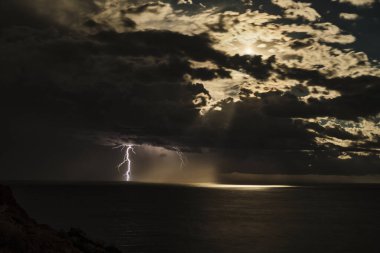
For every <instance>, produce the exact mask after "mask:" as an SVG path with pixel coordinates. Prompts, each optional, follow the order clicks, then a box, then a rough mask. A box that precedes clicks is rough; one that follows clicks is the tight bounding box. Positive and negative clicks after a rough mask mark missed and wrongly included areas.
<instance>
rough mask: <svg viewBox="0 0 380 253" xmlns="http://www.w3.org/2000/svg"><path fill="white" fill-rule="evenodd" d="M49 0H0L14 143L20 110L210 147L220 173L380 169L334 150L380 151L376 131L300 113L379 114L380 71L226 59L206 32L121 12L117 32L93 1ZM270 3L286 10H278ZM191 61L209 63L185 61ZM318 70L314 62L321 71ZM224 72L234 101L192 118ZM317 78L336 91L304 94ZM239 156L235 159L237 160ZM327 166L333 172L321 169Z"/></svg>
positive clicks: (298, 43) (91, 128)
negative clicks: (239, 77)
mask: <svg viewBox="0 0 380 253" xmlns="http://www.w3.org/2000/svg"><path fill="white" fill-rule="evenodd" d="M45 2H46V1H37V2H36V3H35V5H33V4H23V3H22V2H19V1H16V2H12V1H5V2H2V5H3V7H4V8H1V11H0V14H4V15H1V19H2V21H3V22H2V23H1V38H0V45H1V47H0V52H1V55H2V58H1V59H0V64H1V68H2V72H3V74H2V75H1V77H0V83H1V85H0V89H1V95H0V99H1V102H0V104H1V112H2V117H3V120H4V122H6V123H5V125H2V128H4V129H1V130H2V131H1V132H2V133H3V136H4V138H3V139H4V140H5V143H12V140H11V139H10V138H9V136H10V133H12V130H11V129H13V128H14V127H15V125H17V126H18V127H20V125H19V122H20V121H19V118H22V117H24V118H25V119H28V120H30V121H33V124H37V123H38V124H42V125H43V124H51V125H52V126H53V127H56V126H57V125H58V126H59V127H71V128H74V129H78V131H79V132H81V131H83V132H97V131H98V132H103V133H110V134H105V136H102V137H104V138H105V139H106V138H110V139H112V138H113V135H115V136H121V137H120V138H121V139H123V138H125V139H133V140H134V141H135V142H136V143H150V144H156V145H162V146H166V147H171V146H172V145H178V146H181V148H183V149H184V150H190V151H194V150H200V149H201V148H204V147H206V148H212V149H214V150H219V151H220V154H221V155H225V156H226V157H225V160H223V159H221V160H222V161H226V163H224V164H220V165H219V166H220V167H221V168H223V169H224V170H234V169H235V170H237V171H241V172H250V168H254V169H253V170H251V172H258V173H279V172H284V173H312V172H313V173H322V174H323V173H337V174H358V173H363V174H365V173H376V172H377V171H376V170H375V169H374V168H377V167H378V160H376V158H375V157H376V155H375V151H374V153H371V154H370V155H368V156H361V155H355V154H352V157H351V160H344V161H343V160H342V159H339V158H338V157H339V156H340V155H341V153H342V152H344V151H347V152H354V151H355V152H356V151H368V152H371V151H373V149H377V148H380V147H379V145H378V143H377V142H376V140H377V139H376V138H375V137H374V138H372V139H370V140H369V139H368V136H366V135H364V134H363V133H356V134H354V133H352V131H351V132H350V131H349V130H347V129H345V128H344V126H322V125H321V124H318V123H315V122H309V121H307V119H315V118H317V117H332V118H334V119H339V120H340V119H342V120H352V121H354V122H358V121H359V120H360V118H366V117H374V116H376V114H378V113H379V112H380V102H379V101H380V79H379V78H378V77H376V76H369V75H362V76H358V77H357V76H356V77H327V76H326V75H325V74H322V72H320V71H319V70H318V67H316V69H317V70H310V69H303V68H298V67H290V66H285V65H284V64H279V63H278V61H277V60H276V57H275V56H269V57H263V56H261V55H239V54H232V55H231V54H228V53H226V52H223V51H222V50H216V49H215V47H214V46H213V43H215V41H214V40H215V39H213V38H212V37H211V36H210V35H209V34H208V33H207V32H202V33H199V34H187V33H181V32H180V31H170V30H165V29H161V30H159V29H146V30H138V29H137V28H138V27H139V24H138V23H137V22H136V21H134V20H133V19H132V18H128V16H123V18H122V19H121V20H122V26H123V28H125V29H126V30H123V31H122V32H120V31H116V29H112V26H107V25H106V24H105V23H101V22H100V21H99V20H97V19H95V18H94V19H93V18H92V17H91V15H90V14H91V13H97V12H98V11H99V10H100V7H99V6H98V5H95V4H94V3H93V2H91V1H84V2H83V3H80V4H79V3H75V2H73V1H68V2H67V3H69V4H67V5H65V6H62V2H59V1H54V4H53V3H52V6H51V7H49V8H46V9H44V8H42V9H41V11H38V8H37V9H36V6H37V5H38V6H39V5H40V4H42V3H45ZM151 7H154V8H156V7H157V4H154V3H149V4H146V5H141V6H134V7H133V8H132V7H131V8H127V9H126V10H123V11H120V13H121V14H123V15H124V14H125V15H128V14H134V15H143V13H144V12H145V11H146V10H147V9H149V8H150V9H149V10H150V11H152V12H154V13H155V12H157V13H156V14H157V15H158V14H159V13H160V12H159V11H160V9H152V8H151ZM164 7H165V6H164ZM272 7H273V6H272ZM272 7H271V8H272ZM189 8H190V7H189ZM271 8H270V9H271ZM42 10H43V11H42ZM48 10H50V12H51V13H49V11H48ZM75 10H77V11H75ZM78 10H80V11H78ZM273 10H274V12H275V13H282V12H280V10H279V9H278V8H277V7H276V8H274V7H273ZM54 13H56V15H53V14H54ZM120 13H119V12H118V14H120ZM306 14H307V15H306ZM306 14H305V15H306V16H303V17H301V18H300V16H299V15H298V14H297V15H296V14H295V13H293V14H292V13H288V15H290V16H288V17H287V18H286V19H288V21H284V20H283V19H281V20H279V21H278V22H280V23H281V22H282V23H287V22H289V20H293V16H294V15H295V16H296V18H295V19H296V20H297V22H300V23H307V22H308V21H307V19H312V20H313V19H314V17H315V16H316V14H315V13H314V12H312V11H310V10H309V12H307V13H306ZM70 17H73V19H72V20H71V19H70ZM227 17H228V15H227ZM224 22H225V20H223V19H220V20H219V25H218V26H217V27H210V26H209V27H208V29H210V31H211V30H212V31H213V32H216V31H217V32H221V33H226V32H227V30H228V29H227V28H228V27H227V25H226V24H225V23H224ZM239 22H241V23H244V21H239ZM239 22H238V21H236V22H235V24H238V23H239ZM77 26H79V28H78V29H76V28H77ZM258 26H260V25H258ZM74 27H75V28H74ZM288 35H289V37H292V40H294V41H293V44H292V45H293V46H292V47H294V48H297V49H302V48H307V47H309V46H311V45H312V44H313V42H310V44H308V43H307V42H305V39H308V37H309V36H311V35H309V34H307V33H302V32H299V33H295V32H289V34H288ZM268 45H270V43H268ZM285 58H286V57H285ZM294 59H295V60H298V61H302V59H303V56H302V55H301V54H299V55H297V54H293V55H288V58H287V59H286V60H294ZM192 61H196V62H201V63H207V64H209V63H210V64H209V65H211V64H213V65H214V67H210V66H203V67H199V66H198V67H197V66H193V65H192ZM207 64H206V65H207ZM365 64H367V63H366V62H363V63H362V65H365ZM323 67H324V66H323V63H321V66H320V67H319V68H323ZM234 71H235V72H239V73H244V74H246V75H248V76H249V77H250V78H252V79H253V80H255V82H257V83H263V84H262V85H265V82H267V81H273V78H274V76H276V77H279V79H281V80H283V81H286V80H289V79H293V80H296V81H297V82H299V83H300V84H298V85H296V86H292V87H288V91H283V90H279V89H278V90H276V89H274V88H276V87H275V86H272V87H270V88H268V89H266V90H265V89H264V90H265V92H263V91H260V92H254V91H253V90H254V89H251V88H252V87H251V86H253V85H251V86H250V87H246V88H245V87H240V86H239V84H234V83H232V82H233V81H234V80H233V72H234ZM189 76H190V77H191V78H189ZM191 79H197V80H200V81H197V82H193V81H191ZM221 79H223V80H224V79H225V80H232V81H231V83H232V84H231V85H235V86H236V87H237V88H236V90H237V93H238V94H240V95H239V96H240V101H236V100H235V101H234V100H233V99H232V98H229V97H228V96H227V95H226V96H225V97H226V98H225V100H222V101H217V102H216V104H214V105H213V106H210V107H212V108H214V109H215V110H210V111H208V112H206V113H205V115H203V116H202V115H200V114H199V112H200V108H201V107H204V106H206V105H210V104H209V102H210V101H211V99H212V95H211V94H212V93H211V92H210V90H211V89H212V88H213V87H212V86H211V87H210V88H207V87H206V86H205V85H203V84H202V82H203V81H213V80H221ZM275 83H276V82H275ZM301 83H303V84H302V85H301ZM215 84H217V83H215ZM257 86H259V85H257ZM316 86H320V87H324V88H326V90H327V91H326V92H327V93H328V92H329V91H337V92H339V93H340V96H337V97H333V98H324V97H321V98H315V97H310V98H308V99H307V100H306V101H305V100H302V99H300V98H303V97H306V96H309V95H313V87H316ZM315 92H316V93H318V94H317V95H320V94H319V91H315ZM322 95H323V94H322ZM325 95H327V94H325ZM194 101H196V102H195V103H194ZM22 122H24V123H25V121H22ZM38 124H37V125H38ZM24 127H25V128H28V126H25V125H24ZM57 129H58V128H57ZM57 131H61V130H57ZM316 138H336V139H339V140H344V141H350V142H352V144H351V145H349V146H348V147H346V146H339V145H338V144H336V143H327V144H326V143H318V142H317V141H316ZM114 139H116V138H114ZM35 145H37V144H35ZM260 150H262V151H260ZM265 150H266V151H267V152H264V151H265ZM271 150H272V151H273V150H274V151H273V152H269V151H271ZM304 150H307V151H308V152H304ZM311 150H313V152H311ZM219 151H218V152H219ZM236 159H237V160H240V162H239V164H235V163H234V161H236ZM274 160H275V161H274ZM350 161H351V162H350ZM309 164H312V165H311V166H309ZM326 165H328V166H329V168H330V169H328V170H327V171H322V168H323V166H326ZM284 168H285V169H284ZM286 168H287V169H286ZM331 168H333V169H331ZM359 171H360V172H359Z"/></svg>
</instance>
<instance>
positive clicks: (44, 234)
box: [0, 185, 120, 253]
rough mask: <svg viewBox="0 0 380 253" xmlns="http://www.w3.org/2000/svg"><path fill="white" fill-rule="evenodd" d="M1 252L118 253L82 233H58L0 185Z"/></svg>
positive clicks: (7, 188) (73, 230)
mask: <svg viewBox="0 0 380 253" xmlns="http://www.w3.org/2000/svg"><path fill="white" fill-rule="evenodd" d="M0 252H1V253H21V252H22V253H118V252H120V251H119V250H118V249H116V248H114V247H106V246H104V245H103V244H101V243H97V242H94V241H92V240H90V239H88V238H87V237H86V236H85V234H84V233H83V232H81V231H80V230H77V229H71V230H70V231H69V232H57V231H55V230H54V229H52V228H50V227H49V226H46V225H41V224H38V223H37V222H35V221H34V220H33V219H31V218H30V217H29V216H28V215H27V213H26V212H25V211H24V210H23V209H22V208H21V207H20V206H19V205H18V204H17V202H16V200H15V199H14V197H13V194H12V191H11V189H10V188H9V187H7V186H2V185H0Z"/></svg>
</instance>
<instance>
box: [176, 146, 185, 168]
mask: <svg viewBox="0 0 380 253" xmlns="http://www.w3.org/2000/svg"><path fill="white" fill-rule="evenodd" d="M173 149H174V150H175V152H176V153H177V155H178V157H179V160H180V161H181V164H180V165H179V169H180V170H182V169H183V167H184V166H185V165H186V162H185V155H184V154H183V153H182V151H181V150H180V149H179V148H177V147H173Z"/></svg>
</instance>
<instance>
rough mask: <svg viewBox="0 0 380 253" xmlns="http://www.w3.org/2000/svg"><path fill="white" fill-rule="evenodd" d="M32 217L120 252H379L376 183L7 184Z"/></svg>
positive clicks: (379, 211)
mask: <svg viewBox="0 0 380 253" xmlns="http://www.w3.org/2000/svg"><path fill="white" fill-rule="evenodd" d="M11 187H12V189H13V191H14V194H15V197H16V199H17V201H18V202H19V203H20V204H21V206H22V207H23V208H24V209H25V210H26V211H27V212H28V214H29V215H30V216H31V217H33V218H34V219H35V220H37V221H38V222H39V223H45V224H48V225H50V226H52V227H54V228H57V229H69V228H71V227H75V228H80V229H82V230H83V231H85V232H86V234H87V235H88V236H89V237H91V238H92V239H99V240H101V241H104V242H107V243H111V244H113V245H114V246H116V247H118V248H119V249H121V250H122V251H123V252H130V253H132V252H141V253H143V252H176V253H177V252H178V253H182V252H184V253H185V252H192V253H201V252H206V253H221V252H231V253H261V252H263V253H264V252H265V253H271V252H273V253H281V252H289V253H298V252H302V253H310V252H324V253H325V252H334V253H337V252H344V253H347V252H355V253H362V252H374V253H379V252H380V187H379V186H374V185H369V186H353V185H349V186H347V185H346V186H331V185H330V186H298V187H277V186H259V187H254V186H249V187H237V186H219V187H215V186H213V185H193V186H178V185H177V186H176V185H158V184H125V183H102V184H100V183H99V184H98V183H97V184H95V183H71V184H64V183H61V184H52V183H49V184H48V183H38V184H37V183H28V184H26V183H22V184H21V183H14V184H11Z"/></svg>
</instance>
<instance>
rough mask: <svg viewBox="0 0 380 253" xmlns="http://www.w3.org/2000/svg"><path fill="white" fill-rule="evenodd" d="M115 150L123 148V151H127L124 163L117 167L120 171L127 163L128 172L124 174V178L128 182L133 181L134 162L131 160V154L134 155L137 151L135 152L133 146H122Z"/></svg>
mask: <svg viewBox="0 0 380 253" xmlns="http://www.w3.org/2000/svg"><path fill="white" fill-rule="evenodd" d="M115 148H121V150H122V151H125V152H124V157H123V161H122V162H121V163H120V164H119V165H118V166H117V169H118V170H120V168H121V167H122V166H123V165H124V164H125V163H127V170H126V172H125V173H124V175H123V176H124V178H125V179H126V180H127V181H130V179H131V173H132V161H131V158H130V152H131V151H132V152H133V153H134V154H136V153H135V151H134V150H133V145H131V144H121V145H119V146H116V147H115Z"/></svg>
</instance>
